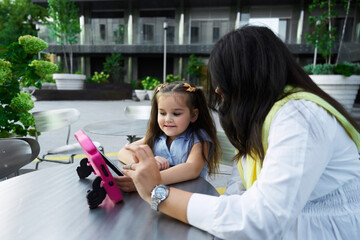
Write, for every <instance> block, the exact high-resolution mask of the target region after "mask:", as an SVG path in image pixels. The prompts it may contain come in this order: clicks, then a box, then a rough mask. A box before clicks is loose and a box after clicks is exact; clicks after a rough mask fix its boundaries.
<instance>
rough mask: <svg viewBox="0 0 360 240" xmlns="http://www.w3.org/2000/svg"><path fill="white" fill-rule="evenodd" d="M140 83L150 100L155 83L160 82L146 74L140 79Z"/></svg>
mask: <svg viewBox="0 0 360 240" xmlns="http://www.w3.org/2000/svg"><path fill="white" fill-rule="evenodd" d="M141 84H142V86H143V87H144V89H145V90H146V93H147V94H148V96H149V99H150V100H151V99H152V97H153V94H154V89H155V87H156V86H157V85H159V84H160V80H159V79H157V78H154V77H150V76H147V77H145V78H144V79H143V80H141Z"/></svg>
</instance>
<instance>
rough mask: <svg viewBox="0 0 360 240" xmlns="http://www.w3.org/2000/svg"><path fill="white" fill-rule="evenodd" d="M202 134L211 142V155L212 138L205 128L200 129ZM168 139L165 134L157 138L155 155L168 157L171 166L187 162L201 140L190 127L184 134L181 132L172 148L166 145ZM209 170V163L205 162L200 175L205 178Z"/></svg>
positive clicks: (211, 147) (154, 149) (204, 138)
mask: <svg viewBox="0 0 360 240" xmlns="http://www.w3.org/2000/svg"><path fill="white" fill-rule="evenodd" d="M200 134H201V136H202V138H203V140H204V141H205V142H209V143H210V152H209V156H210V155H211V154H212V151H213V144H212V140H211V139H210V137H209V135H208V134H207V133H206V132H205V131H204V130H203V129H200ZM166 139H167V136H166V135H165V134H163V135H161V136H160V137H159V138H157V139H156V140H155V143H154V147H153V153H154V156H160V157H163V158H166V159H167V160H168V161H169V164H170V166H175V165H178V164H180V163H185V162H186V160H187V158H188V156H189V154H190V152H191V148H192V147H193V145H194V144H195V143H198V142H200V140H199V138H198V136H197V135H196V134H195V133H194V132H191V131H190V130H189V129H187V130H186V131H185V132H184V133H183V134H181V135H180V136H179V137H177V138H176V139H175V140H174V141H173V142H172V143H171V146H170V149H169V148H168V147H167V145H166ZM207 171H208V168H207V164H205V165H204V168H203V169H202V170H201V173H200V177H202V178H205V177H206V175H207Z"/></svg>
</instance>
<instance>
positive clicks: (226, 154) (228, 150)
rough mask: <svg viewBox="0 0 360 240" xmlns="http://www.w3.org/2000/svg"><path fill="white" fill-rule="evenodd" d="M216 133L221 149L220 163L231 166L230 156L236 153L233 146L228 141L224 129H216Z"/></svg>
mask: <svg viewBox="0 0 360 240" xmlns="http://www.w3.org/2000/svg"><path fill="white" fill-rule="evenodd" d="M216 135H217V137H218V139H219V142H220V146H221V149H222V159H221V164H225V165H228V166H232V165H233V161H232V158H233V157H234V156H235V154H236V151H235V150H236V149H235V147H234V146H233V145H232V144H231V143H230V141H229V139H228V138H227V136H226V134H225V132H224V130H217V132H216Z"/></svg>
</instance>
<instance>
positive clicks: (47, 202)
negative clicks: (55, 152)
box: [0, 164, 218, 240]
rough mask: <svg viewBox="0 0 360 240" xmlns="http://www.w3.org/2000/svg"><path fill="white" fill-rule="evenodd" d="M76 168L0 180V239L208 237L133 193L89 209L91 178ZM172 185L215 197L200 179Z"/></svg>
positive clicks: (197, 238) (74, 165)
mask: <svg viewBox="0 0 360 240" xmlns="http://www.w3.org/2000/svg"><path fill="white" fill-rule="evenodd" d="M76 167H77V164H70V165H65V166H56V167H50V168H45V169H42V170H38V171H36V172H32V173H28V174H24V175H21V176H18V177H14V178H11V179H9V180H6V181H3V182H0V206H1V208H0V235H1V239H26V240H31V239H86V240H88V239H102V240H103V239H134V240H135V239H157V240H159V239H196V240H201V239H213V236H212V235H210V234H209V233H206V232H204V231H202V230H199V229H197V228H194V227H192V226H189V225H186V224H184V223H182V222H180V221H178V220H175V219H172V218H170V217H168V216H166V215H165V214H162V213H157V212H155V211H153V210H152V209H151V207H150V206H149V204H148V203H146V202H145V201H143V200H142V199H141V198H140V196H139V195H138V194H137V193H136V192H134V193H124V199H123V201H122V202H120V203H118V204H115V203H113V202H112V201H111V200H110V199H109V198H108V197H106V198H105V200H104V202H103V203H102V204H101V205H100V206H99V207H98V208H97V209H94V210H91V209H89V206H88V204H87V201H86V192H87V190H88V189H89V188H91V183H92V182H93V180H94V178H95V177H96V176H95V175H94V174H91V175H90V176H89V177H88V178H87V179H79V177H78V175H77V173H76ZM114 176H115V175H114ZM173 186H175V187H177V188H180V189H183V190H187V191H191V192H198V193H205V194H209V195H214V196H218V193H217V191H216V189H215V188H214V187H213V186H212V185H211V184H210V183H208V182H207V181H206V180H204V179H203V178H197V179H195V180H192V181H187V182H183V183H178V184H174V185H173Z"/></svg>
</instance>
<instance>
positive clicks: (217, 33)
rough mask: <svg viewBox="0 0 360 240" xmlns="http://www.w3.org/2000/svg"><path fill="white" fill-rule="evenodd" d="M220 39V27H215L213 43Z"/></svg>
mask: <svg viewBox="0 0 360 240" xmlns="http://www.w3.org/2000/svg"><path fill="white" fill-rule="evenodd" d="M219 39H220V28H219V27H213V43H215V42H217V40H219Z"/></svg>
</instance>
